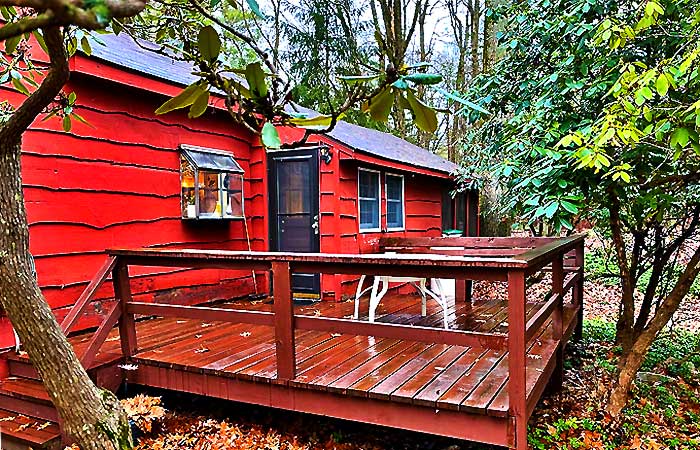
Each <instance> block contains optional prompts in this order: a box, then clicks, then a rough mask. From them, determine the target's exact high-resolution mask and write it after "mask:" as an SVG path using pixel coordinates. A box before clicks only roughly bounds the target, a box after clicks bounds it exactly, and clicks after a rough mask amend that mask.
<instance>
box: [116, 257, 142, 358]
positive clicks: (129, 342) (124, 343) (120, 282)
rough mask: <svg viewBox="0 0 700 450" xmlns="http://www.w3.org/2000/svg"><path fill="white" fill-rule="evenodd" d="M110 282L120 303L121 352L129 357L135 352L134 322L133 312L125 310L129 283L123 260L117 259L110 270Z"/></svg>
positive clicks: (127, 271) (127, 267)
mask: <svg viewBox="0 0 700 450" xmlns="http://www.w3.org/2000/svg"><path fill="white" fill-rule="evenodd" d="M112 283H113V284H114V295H115V298H116V299H117V301H118V302H119V303H120V305H121V317H120V318H119V338H120V340H121V347H122V354H123V355H124V356H125V357H126V358H130V357H132V356H133V355H134V353H136V350H137V348H138V344H137V342H136V322H135V320H134V315H133V314H128V313H127V312H126V304H127V303H130V302H131V301H132V300H133V299H132V298H131V284H130V282H129V266H127V265H126V264H125V263H124V262H123V261H118V262H117V265H116V266H115V267H114V269H113V270H112Z"/></svg>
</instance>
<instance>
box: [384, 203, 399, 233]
mask: <svg viewBox="0 0 700 450" xmlns="http://www.w3.org/2000/svg"><path fill="white" fill-rule="evenodd" d="M386 226H387V227H389V228H403V204H402V203H401V202H397V201H394V200H388V201H387V203H386Z"/></svg>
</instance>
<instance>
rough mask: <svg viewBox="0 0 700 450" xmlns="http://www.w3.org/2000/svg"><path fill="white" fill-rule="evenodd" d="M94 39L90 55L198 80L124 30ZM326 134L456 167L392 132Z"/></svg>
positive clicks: (170, 78)
mask: <svg viewBox="0 0 700 450" xmlns="http://www.w3.org/2000/svg"><path fill="white" fill-rule="evenodd" d="M98 39H99V41H98V40H97V39H96V40H95V41H94V42H93V44H92V54H91V55H90V56H89V57H91V58H95V59H98V60H101V61H104V62H107V63H110V64H113V65H115V66H118V67H120V68H123V69H127V70H130V71H134V72H137V73H140V74H143V75H147V76H150V77H155V78H157V79H159V80H162V81H166V82H168V83H173V84H177V85H181V86H187V85H189V84H191V83H193V82H195V81H197V80H198V79H199V78H198V77H197V76H195V75H192V64H191V63H190V62H187V61H180V60H177V59H175V58H174V57H170V56H168V55H164V54H161V53H157V52H155V51H154V50H158V49H159V48H160V47H159V46H158V45H156V44H154V43H152V42H148V41H144V40H138V42H136V41H134V39H133V38H131V36H128V35H127V34H125V33H122V34H120V35H118V36H117V35H114V34H105V35H100V36H99V38H98ZM296 108H297V109H298V110H299V111H300V112H306V113H309V115H310V116H313V115H315V114H317V113H316V112H315V111H313V110H311V109H308V108H304V107H301V106H297V107H296ZM326 135H327V136H329V137H330V138H333V139H334V140H336V141H338V142H340V143H342V144H345V145H347V146H348V147H351V148H352V149H354V150H356V151H359V152H362V153H367V154H370V155H372V156H376V157H379V158H382V159H388V160H391V161H396V162H400V163H403V164H407V165H410V166H414V167H420V168H424V169H429V170H434V171H437V172H441V173H448V174H449V173H452V172H454V171H455V170H456V169H457V165H456V164H454V163H452V162H450V161H447V160H446V159H444V158H442V157H441V156H439V155H436V154H434V153H432V152H430V151H428V150H426V149H424V148H422V147H419V146H417V145H415V144H412V143H410V142H408V141H406V140H404V139H401V138H399V137H397V136H394V135H393V134H390V133H384V132H382V131H378V130H373V129H370V128H365V127H362V126H359V125H354V124H351V123H348V122H345V121H342V120H341V121H339V122H338V123H337V125H336V126H335V128H334V129H333V131H331V132H330V133H327V134H326Z"/></svg>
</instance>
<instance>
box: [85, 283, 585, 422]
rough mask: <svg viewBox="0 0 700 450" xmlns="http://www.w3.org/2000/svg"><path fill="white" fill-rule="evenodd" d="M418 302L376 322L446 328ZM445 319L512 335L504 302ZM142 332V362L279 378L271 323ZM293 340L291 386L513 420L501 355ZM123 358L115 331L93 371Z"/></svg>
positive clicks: (542, 360) (335, 308) (389, 308)
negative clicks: (509, 415)
mask: <svg viewBox="0 0 700 450" xmlns="http://www.w3.org/2000/svg"><path fill="white" fill-rule="evenodd" d="M420 303H421V302H420V297H418V296H408V297H406V296H398V295H394V296H391V295H389V296H387V299H386V301H384V302H382V304H381V305H380V307H379V308H378V311H377V312H378V315H377V321H379V322H387V323H400V324H405V325H420V326H428V327H442V324H443V312H442V310H441V309H440V308H439V307H437V306H436V304H435V302H433V301H431V300H430V299H429V300H428V314H427V315H426V316H425V317H422V316H421V315H420V309H421V305H420ZM363 305H365V304H364V302H363ZM222 306H224V305H222ZM365 306H366V305H365ZM540 306H541V303H529V304H528V305H527V316H528V318H529V317H531V316H532V315H533V314H535V313H536V311H537V310H538V308H539V307H540ZM225 307H226V308H233V309H253V310H258V311H270V310H271V305H270V304H269V303H263V302H250V301H248V300H244V301H237V302H233V303H230V304H226V305H225ZM352 309H353V304H352V302H341V303H329V304H324V303H321V304H315V305H310V306H298V307H296V308H295V314H297V315H308V316H318V315H322V316H324V317H336V318H348V317H349V316H350V315H351V314H352ZM361 311H362V309H361ZM447 313H448V318H449V323H450V327H451V328H452V329H462V330H473V331H482V332H494V331H499V332H505V331H507V316H508V312H507V307H506V304H505V302H502V301H498V300H494V299H491V300H487V301H475V302H474V303H473V304H471V305H470V304H467V303H463V304H454V303H452V304H451V305H450V308H449V309H448V311H447ZM362 319H363V320H366V317H362ZM565 319H566V320H565V322H566V323H569V321H570V320H572V319H573V314H572V313H569V314H566V315H565ZM136 328H137V337H138V345H139V351H138V352H137V354H136V355H135V357H134V361H135V362H136V363H137V364H146V365H149V366H157V367H163V368H179V369H181V370H183V371H186V372H187V371H190V372H196V373H207V374H210V375H212V376H210V377H207V378H206V379H207V380H209V379H211V381H210V382H211V383H217V376H221V377H234V378H239V379H242V380H248V381H253V382H258V383H260V382H263V383H269V382H270V381H273V380H275V377H276V371H277V369H276V362H275V361H276V359H275V344H274V329H273V328H272V327H270V326H263V325H251V324H232V323H221V322H213V323H203V322H201V321H196V320H190V319H182V320H176V319H170V318H168V319H163V318H161V319H153V320H146V321H139V322H137V327H136ZM546 332H548V331H546ZM546 332H545V333H546ZM540 338H541V339H540V340H537V339H536V340H533V341H531V342H530V343H529V344H528V348H529V353H528V354H529V355H530V357H529V358H528V368H527V378H528V392H532V390H533V389H534V388H535V385H536V384H537V383H538V382H539V380H540V376H541V374H542V373H543V371H544V368H545V366H546V365H547V363H548V362H549V360H550V359H551V358H552V355H553V352H554V349H553V347H554V345H553V344H552V343H551V342H550V341H548V340H547V339H546V335H542V336H540ZM88 340H89V336H87V337H77V338H75V337H74V338H72V342H73V343H74V346H75V348H76V349H78V350H79V351H80V349H82V348H84V346H85V345H86V344H87V341H88ZM295 342H296V364H297V376H296V378H295V379H293V380H290V381H289V383H288V384H289V385H290V387H292V388H297V389H312V390H322V391H327V392H331V393H337V394H341V395H348V396H355V397H365V398H367V397H368V398H370V399H382V400H391V401H395V402H400V403H407V404H415V405H419V406H425V407H433V408H437V409H450V410H454V411H465V412H471V413H478V414H488V415H494V416H498V417H503V416H505V415H506V414H507V410H508V393H507V389H505V386H507V379H508V364H507V352H505V351H501V352H499V351H495V350H487V349H482V348H469V347H459V346H448V345H442V344H428V343H420V342H411V341H400V340H395V339H385V338H374V337H371V336H354V335H336V334H333V333H327V332H319V331H308V330H296V332H295ZM118 354H119V340H118V332H117V331H116V330H113V331H112V333H111V334H110V338H109V339H108V341H107V342H105V344H104V345H103V348H102V349H101V351H100V353H99V354H98V357H97V358H96V362H95V364H103V363H105V361H109V360H110V358H114V357H116V356H118ZM115 355H116V356H115ZM176 378H178V377H176ZM179 378H180V379H178V380H173V382H174V384H175V385H176V386H181V387H182V388H183V389H185V388H188V389H190V390H191V389H199V388H201V387H196V386H195V387H192V386H189V387H187V386H184V383H186V380H185V378H187V377H182V376H180V377H179ZM207 382H209V381H207ZM222 385H223V384H222Z"/></svg>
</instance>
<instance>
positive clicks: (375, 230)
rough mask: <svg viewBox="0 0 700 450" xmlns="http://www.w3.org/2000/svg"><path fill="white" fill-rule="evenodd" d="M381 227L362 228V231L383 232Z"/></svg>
mask: <svg viewBox="0 0 700 450" xmlns="http://www.w3.org/2000/svg"><path fill="white" fill-rule="evenodd" d="M381 232H382V229H381V228H360V233H381Z"/></svg>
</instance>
